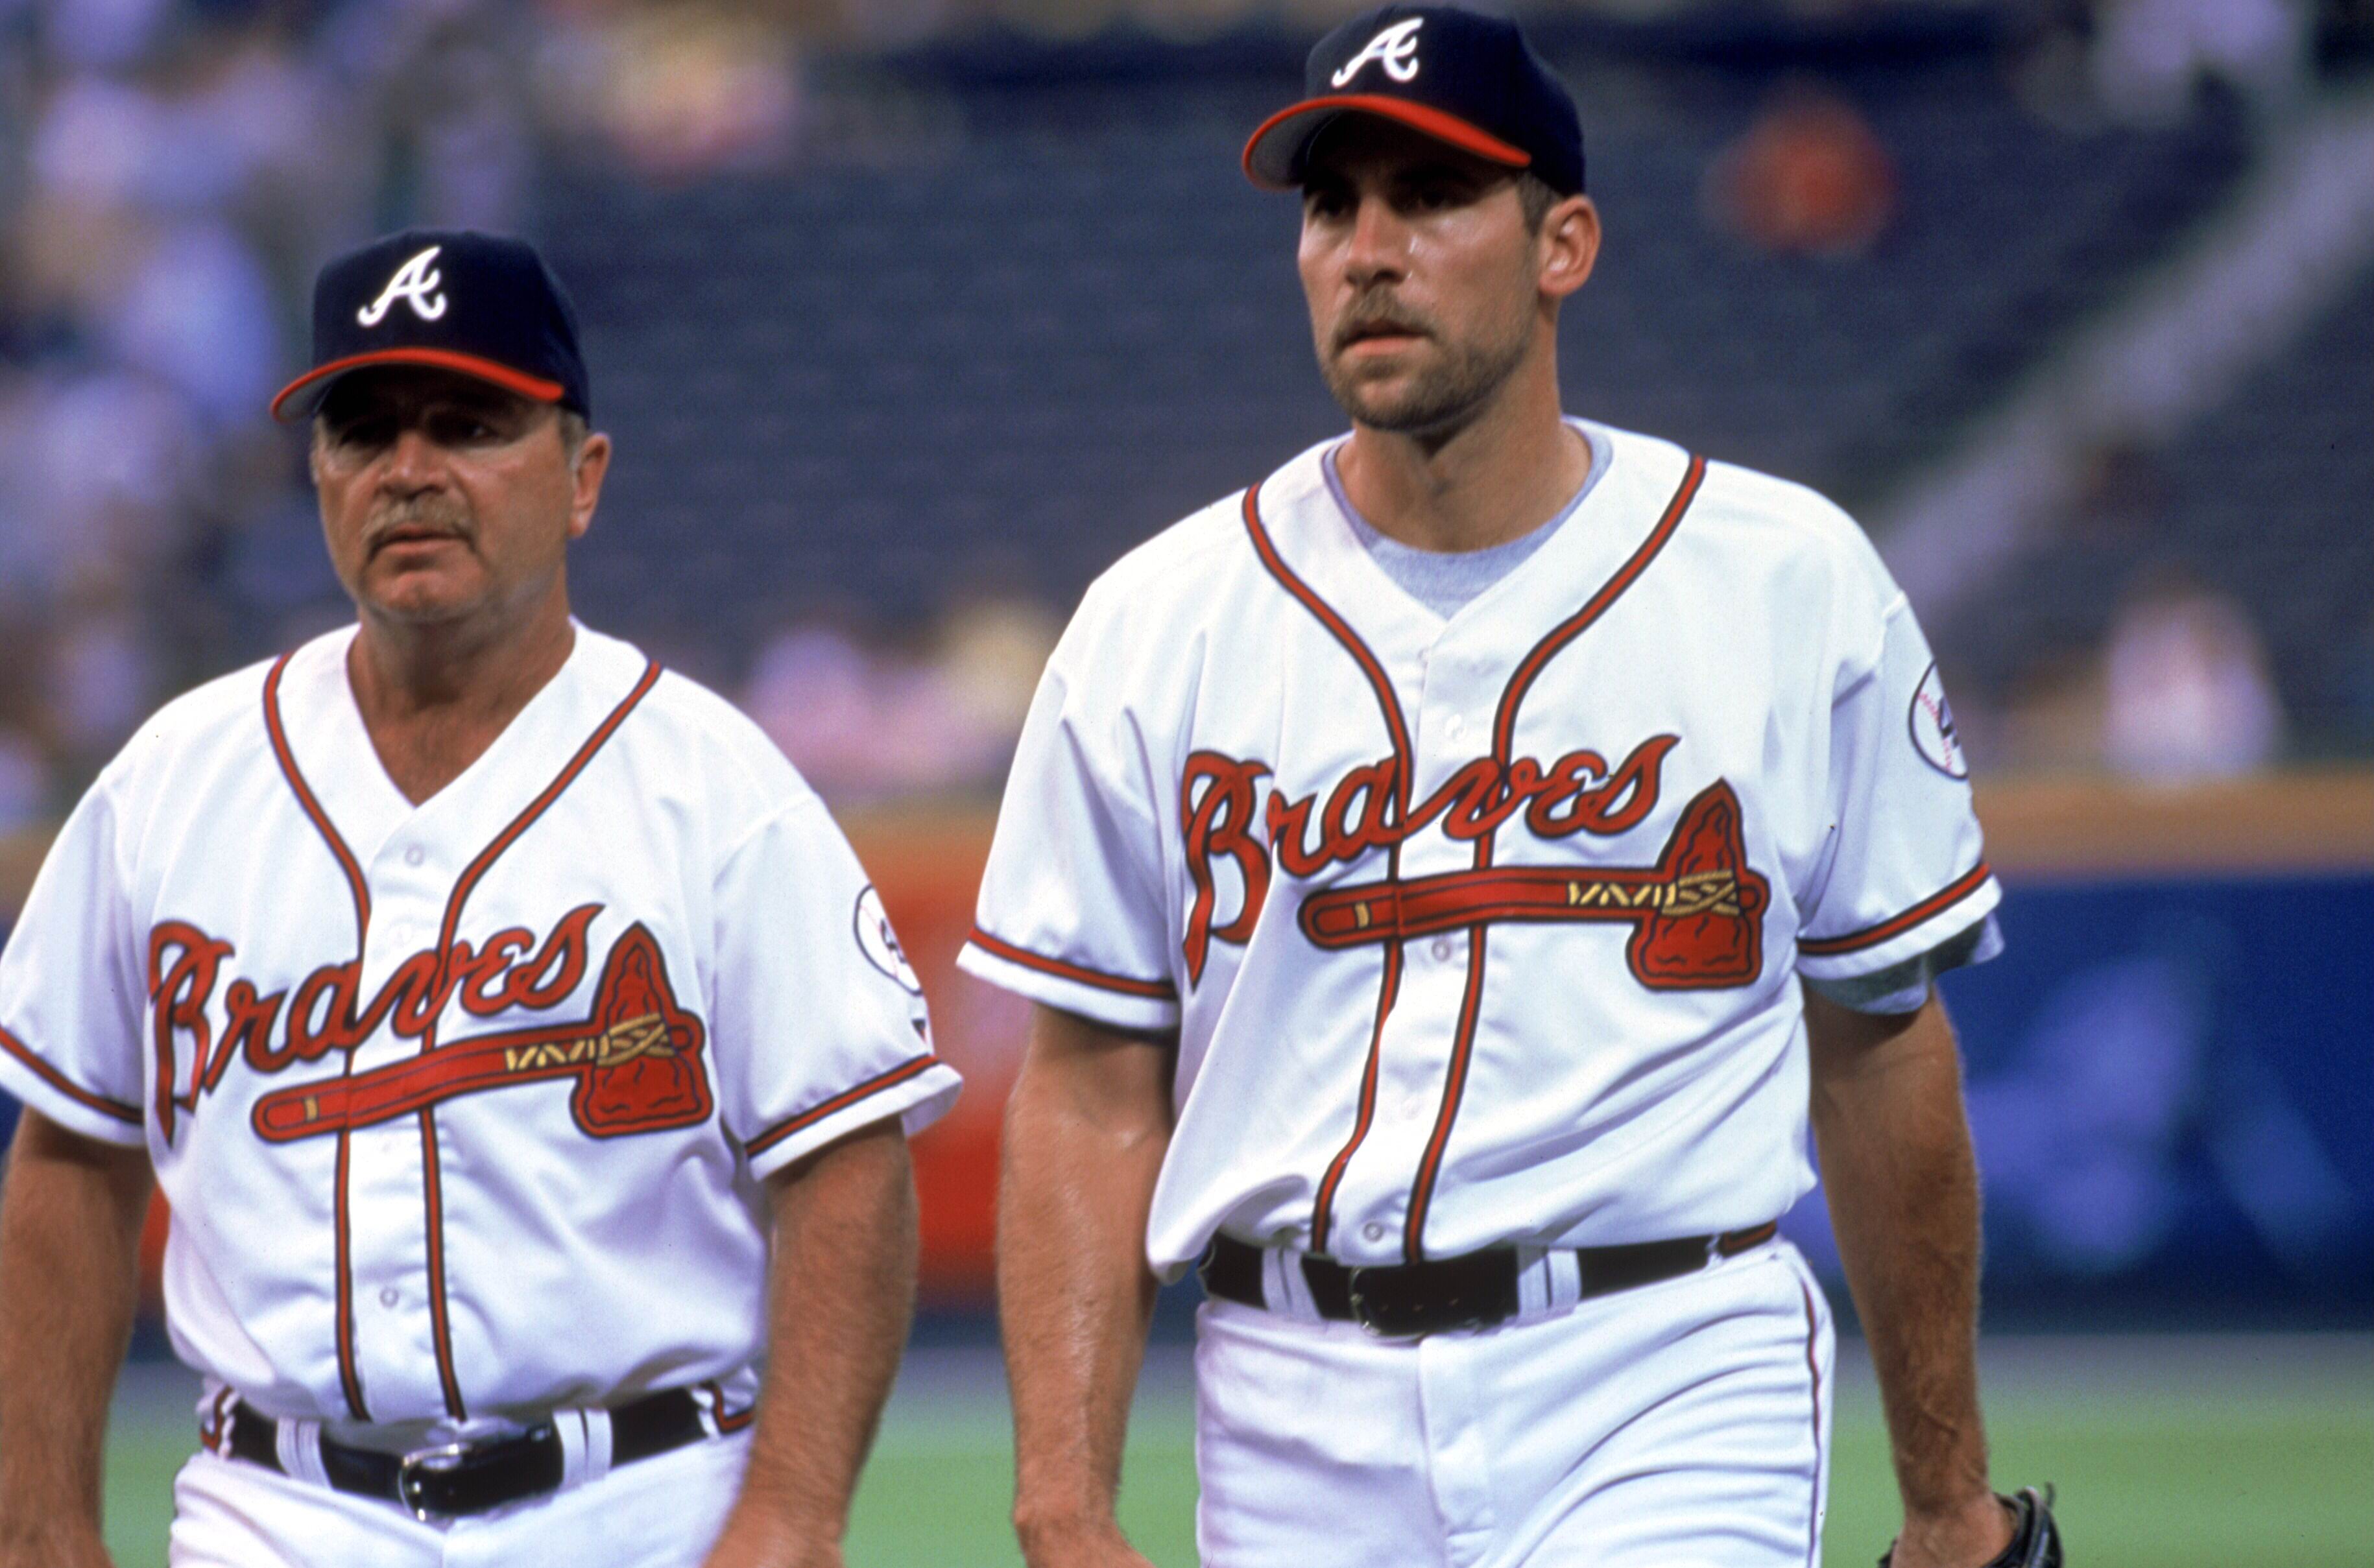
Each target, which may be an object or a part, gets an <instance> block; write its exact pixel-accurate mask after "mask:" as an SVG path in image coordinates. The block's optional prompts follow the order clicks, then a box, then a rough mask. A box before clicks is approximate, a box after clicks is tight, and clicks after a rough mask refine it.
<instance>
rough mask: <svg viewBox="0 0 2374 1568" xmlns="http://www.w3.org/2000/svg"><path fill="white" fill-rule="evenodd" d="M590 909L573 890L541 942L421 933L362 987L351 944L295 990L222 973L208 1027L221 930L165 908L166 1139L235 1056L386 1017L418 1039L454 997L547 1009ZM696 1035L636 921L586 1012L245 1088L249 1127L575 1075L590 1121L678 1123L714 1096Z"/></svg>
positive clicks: (605, 1131) (158, 961)
mask: <svg viewBox="0 0 2374 1568" xmlns="http://www.w3.org/2000/svg"><path fill="white" fill-rule="evenodd" d="M601 911H602V906H600V905H599V904H583V905H580V906H579V907H576V908H574V909H572V910H570V912H569V913H568V914H566V915H564V916H562V917H561V919H560V920H559V921H558V924H556V925H555V926H554V927H553V929H552V930H551V931H550V932H548V933H547V934H546V936H545V937H544V938H543V940H542V941H541V942H539V941H538V940H537V939H536V937H535V933H533V932H531V931H529V930H526V929H525V928H523V927H517V926H514V927H511V928H509V929H507V930H500V931H498V932H496V933H495V934H494V935H493V936H491V937H488V939H487V941H486V942H485V943H484V944H483V945H482V946H475V947H474V946H473V944H472V943H471V942H468V941H466V940H464V941H459V942H454V943H453V945H452V948H451V949H449V950H441V949H438V948H424V949H422V950H421V951H420V952H418V953H416V954H413V955H412V956H411V957H409V958H406V959H405V961H404V962H403V963H401V964H399V965H396V966H395V970H394V973H393V974H391V975H389V977H387V979H386V981H385V982H384V983H383V984H382V985H381V987H380V988H379V989H378V991H377V992H376V993H374V994H373V995H372V997H371V998H370V1000H369V1001H368V1002H364V1001H362V1000H360V996H359V990H360V984H359V977H360V970H361V965H359V963H358V962H357V961H354V960H348V961H347V962H345V963H337V964H324V965H322V966H321V967H319V968H317V969H315V970H314V971H313V972H312V973H311V974H310V975H308V976H306V977H305V978H304V979H303V980H302V981H300V982H299V984H298V985H297V986H296V987H295V988H294V989H292V990H278V991H273V992H270V993H268V994H267V993H263V992H259V991H258V989H256V987H255V985H254V984H253V982H252V981H249V980H246V979H243V978H241V979H233V980H231V981H230V982H229V986H228V988H226V989H223V993H222V1000H223V1012H222V1013H221V1017H222V1020H223V1025H222V1028H221V1029H220V1031H219V1032H217V1030H216V1028H215V1018H216V1016H217V1015H216V1013H215V1012H214V1000H215V993H216V990H217V986H218V984H219V982H220V981H221V978H222V974H223V966H224V964H225V961H226V960H228V959H229V958H230V957H231V956H232V955H233V948H232V945H231V944H230V943H229V942H223V941H220V940H218V939H217V938H214V937H210V936H208V935H207V934H206V932H204V931H203V930H199V929H198V928H197V927H195V926H193V925H190V924H188V923H187V922H184V921H180V920H167V921H164V922H161V923H160V924H159V925H158V926H157V927H156V929H155V930H153V931H152V932H151V933H150V936H149V942H148V985H149V999H150V1009H151V1027H152V1032H153V1034H154V1036H155V1038H156V1042H157V1115H158V1119H159V1126H160V1127H161V1129H162V1130H163V1132H164V1134H165V1137H166V1138H167V1139H168V1140H169V1141H170V1139H171V1138H172V1136H173V1124H174V1116H175V1113H176V1110H177V1109H179V1110H189V1111H194V1110H195V1109H196V1108H197V1105H198V1100H199V1097H200V1095H202V1094H210V1093H212V1092H213V1091H214V1089H215V1088H216V1087H217V1085H218V1084H219V1083H220V1082H222V1079H223V1074H224V1073H225V1072H226V1071H228V1070H229V1066H230V1063H231V1060H232V1059H233V1058H234V1057H240V1058H243V1059H245V1060H246V1062H247V1065H248V1067H249V1069H250V1070H251V1071H254V1072H257V1073H260V1074H273V1073H278V1072H280V1071H283V1070H285V1069H287V1068H288V1066H289V1065H290V1064H291V1063H294V1062H310V1061H316V1060H319V1059H321V1058H322V1057H323V1056H326V1055H327V1054H328V1053H329V1052H331V1051H333V1050H341V1051H352V1050H353V1049H355V1048H356V1047H358V1046H360V1045H361V1044H362V1043H363V1042H364V1041H365V1040H368V1039H370V1037H371V1036H373V1035H375V1034H377V1033H378V1032H379V1030H380V1029H381V1028H382V1026H385V1027H387V1028H389V1029H391V1030H392V1031H393V1032H394V1036H396V1037H397V1038H399V1039H414V1040H427V1039H429V1036H430V1033H431V1031H432V1029H433V1027H434V1025H435V1023H436V1020H437V1019H438V1017H439V1016H440V1015H441V1014H442V1013H443V1012H444V1011H445V1009H446V1006H447V1005H448V1003H450V1002H452V1001H454V1000H459V1001H460V1002H461V1004H462V1007H463V1010H464V1012H468V1013H469V1014H471V1015H472V1016H474V1017H478V1018H490V1017H494V1016H496V1015H498V1014H500V1013H504V1012H512V1011H514V1010H519V1011H523V1012H549V1011H551V1010H552V1009H553V1008H554V1007H556V1006H558V1004H559V1003H560V1002H561V1001H563V1000H566V999H567V998H568V997H569V996H570V994H571V993H573V992H574V991H575V990H576V989H577V987H578V985H579V983H580V982H581V981H582V980H583V979H584V977H585V970H586V965H587V962H588V957H589V954H588V951H587V942H586V930H587V928H588V927H589V926H590V925H592V923H593V918H594V917H595V916H596V915H598V914H600V913H601ZM705 1037H706V1031H705V1030H704V1029H703V1027H702V1025H701V1023H700V1020H699V1018H698V1017H696V1016H694V1015H693V1014H691V1013H689V1012H685V1011H684V1010H683V1009H682V1008H680V1007H679V1006H677V1004H676V993H675V990H674V989H673V988H672V987H671V986H670V985H669V983H668V977H667V966H666V964H665V962H664V960H663V958H662V957H661V954H660V951H659V944H658V943H657V942H654V941H653V940H652V935H651V933H650V932H649V931H648V930H645V929H644V928H643V927H642V926H641V925H636V926H634V927H632V928H630V929H629V930H628V931H627V932H626V933H625V934H624V935H622V936H621V937H619V939H618V941H617V943H616V944H615V945H614V946H613V947H612V948H611V950H610V955H609V958H608V960H607V962H606V963H605V965H603V971H602V978H601V982H600V984H599V986H598V987H597V988H596V989H595V996H594V1003H593V1014H592V1016H591V1017H589V1018H587V1019H585V1020H582V1021H570V1022H568V1023H562V1024H540V1025H537V1026H533V1027H528V1028H521V1029H507V1030H501V1031H498V1032H495V1033H490V1034H487V1035H482V1036H474V1037H473V1038H471V1039H468V1040H464V1041H459V1042H456V1043H454V1044H452V1045H451V1046H446V1047H441V1048H439V1049H435V1050H433V1051H430V1052H429V1053H428V1054H425V1055H422V1056H418V1057H415V1058H411V1059H405V1060H403V1061H399V1062H395V1063H392V1064H390V1065H388V1066H386V1067H382V1068H379V1069H376V1070H374V1071H370V1072H365V1073H359V1074H354V1075H351V1076H347V1077H341V1078H339V1079H336V1080H334V1081H332V1082H324V1083H315V1084H306V1085H301V1086H299V1087H297V1088H293V1089H288V1090H283V1091H279V1092H276V1093H275V1094H269V1095H266V1096H265V1097H264V1099H263V1100H261V1101H259V1102H258V1103H257V1106H256V1108H255V1116H254V1122H255V1129H256V1131H257V1132H258V1133H259V1134H261V1135H262V1136H263V1137H264V1138H265V1139H266V1140H268V1141H274V1142H283V1141H288V1140H289V1139H292V1138H304V1137H311V1136H312V1135H314V1134H316V1133H321V1132H331V1131H338V1130H343V1129H349V1128H353V1127H362V1126H369V1125H371V1124H373V1123H376V1122H380V1121H385V1120H388V1119H390V1118H392V1117H397V1116H405V1115H409V1114H411V1113H412V1112H414V1111H417V1110H418V1109H420V1108H421V1107H422V1106H428V1105H433V1104H435V1103H437V1102H438V1101H440V1100H444V1099H450V1098H452V1096H453V1095H455V1094H469V1093H473V1092H476V1091H478V1090H484V1089H493V1088H500V1087H503V1086H505V1085H507V1084H512V1083H523V1082H540V1081H542V1080H545V1079H549V1078H559V1077H572V1076H573V1077H575V1078H577V1079H578V1080H579V1082H578V1086H577V1090H576V1093H575V1094H574V1095H573V1096H572V1098H571V1102H570V1109H571V1113H572V1114H573V1115H574V1116H575V1117H576V1120H577V1123H578V1126H579V1127H580V1128H581V1129H582V1130H583V1131H585V1132H586V1133H587V1135H589V1136H591V1137H596V1138H602V1137H612V1136H616V1135H617V1134H619V1133H623V1132H645V1131H654V1130H658V1129H662V1128H668V1127H682V1126H688V1125H690V1124H692V1123H695V1122H698V1121H699V1120H701V1119H703V1118H704V1117H707V1116H708V1114H709V1110H710V1096H709V1086H708V1080H707V1077H706V1075H705V1074H704V1073H703V1072H702V1071H700V1068H699V1061H698V1058H699V1051H700V1049H701V1047H702V1044H703V1042H704V1039H705ZM181 1040H186V1041H187V1043H188V1048H189V1069H188V1072H189V1078H188V1083H187V1086H186V1088H185V1089H177V1086H176V1077H177V1068H176V1056H175V1046H176V1043H177V1041H181Z"/></svg>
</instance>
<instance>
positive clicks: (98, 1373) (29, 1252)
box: [0, 1111, 149, 1562]
mask: <svg viewBox="0 0 2374 1568" xmlns="http://www.w3.org/2000/svg"><path fill="white" fill-rule="evenodd" d="M148 1188H149V1171H148V1160H147V1152H146V1151H144V1150H137V1149H134V1150H123V1149H116V1148H112V1147H110V1146H108V1145H105V1144H100V1143H96V1142H92V1141H89V1140H88V1139H83V1138H78V1137H76V1136H75V1135H74V1134H72V1133H68V1132H65V1131H64V1130H63V1129H59V1128H58V1127H56V1126H55V1125H54V1124H53V1123H51V1122H49V1121H47V1120H45V1119H44V1118H42V1117H41V1116H40V1115H38V1114H37V1113H34V1112H31V1111H28V1112H26V1113H25V1115H24V1117H23V1120H22V1121H21V1122H20V1123H19V1125H18V1131H17V1140H16V1144H15V1147H14V1149H13V1150H12V1152H11V1153H10V1156H9V1161H8V1176H7V1180H6V1184H5V1186H4V1187H0V1556H5V1557H6V1558H7V1559H8V1561H10V1562H18V1561H22V1562H104V1561H105V1557H104V1554H103V1552H101V1551H100V1546H99V1541H100V1465H101V1456H102V1450H103V1446H104V1444H105V1440H106V1435H107V1405H108V1396H109V1393H110V1392H111V1390H112V1388H113V1387H114V1384H115V1375H116V1370H117V1368H118V1367H120V1366H121V1365H122V1364H123V1350H124V1345H125V1342H126V1341H127V1340H129V1339H130V1338H131V1333H132V1315H133V1310H134V1308H135V1305H137V1303H138V1299H139V1245H140V1225H141V1221H142V1220H143V1219H144V1218H145V1217H146V1215H147V1203H148Z"/></svg>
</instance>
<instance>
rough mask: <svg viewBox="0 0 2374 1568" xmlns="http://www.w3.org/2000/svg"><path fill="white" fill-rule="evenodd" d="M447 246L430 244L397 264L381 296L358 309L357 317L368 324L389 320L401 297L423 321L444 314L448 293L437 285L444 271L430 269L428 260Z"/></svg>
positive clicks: (374, 324) (432, 319)
mask: <svg viewBox="0 0 2374 1568" xmlns="http://www.w3.org/2000/svg"><path fill="white" fill-rule="evenodd" d="M444 248H445V247H444V246H442V245H431V246H429V249H427V250H426V251H423V252H420V254H418V255H417V256H415V257H413V258H412V259H411V260H410V261H408V262H406V263H404V264H403V265H402V266H400V267H398V268H396V269H395V275H394V277H392V278H389V279H388V280H387V287H385V288H382V289H381V290H380V291H379V298H376V299H374V300H372V301H371V302H370V304H368V305H366V306H364V307H363V308H362V309H361V310H358V311H356V312H355V320H357V321H358V322H361V323H362V324H363V325H365V326H367V327H375V326H377V325H379V324H380V322H382V321H384V320H386V318H387V313H388V312H389V311H390V310H394V309H395V302H396V301H397V300H399V299H401V300H403V301H404V302H405V304H407V305H409V306H411V307H412V313H413V314H414V315H416V316H417V317H419V318H420V319H421V320H422V321H424V322H433V321H435V320H436V319H437V318H438V317H440V316H441V315H443V314H444V313H445V296H443V295H442V294H440V293H438V292H437V286H438V285H439V284H441V283H443V282H444V281H445V275H444V274H443V273H441V272H435V271H432V270H430V268H429V263H431V262H433V261H435V260H436V259H437V252H440V251H441V250H443V249H444Z"/></svg>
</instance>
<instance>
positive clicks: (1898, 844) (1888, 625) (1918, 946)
mask: <svg viewBox="0 0 2374 1568" xmlns="http://www.w3.org/2000/svg"><path fill="white" fill-rule="evenodd" d="M1890 586H1891V588H1892V585H1890ZM1880 621H1881V626H1880V629H1879V636H1878V648H1877V654H1876V657H1875V658H1873V657H1870V656H1868V655H1866V656H1865V657H1864V658H1863V660H1861V661H1858V662H1857V663H1855V664H1852V665H1850V666H1848V667H1845V668H1842V669H1841V670H1840V672H1839V684H1838V685H1837V686H1836V688H1834V695H1833V699H1832V708H1831V716H1830V756H1829V766H1830V778H1829V780H1828V793H1827V799H1828V810H1829V829H1830V831H1829V835H1828V846H1827V848H1826V851H1825V854H1824V856H1823V858H1822V861H1821V864H1820V867H1819V870H1818V872H1817V879H1816V882H1815V883H1814V884H1813V885H1812V886H1809V887H1807V888H1804V889H1801V890H1799V892H1800V896H1799V900H1798V902H1799V907H1800V908H1801V909H1803V910H1804V919H1803V923H1802V925H1801V927H1800V929H1799V933H1798V938H1797V968H1798V971H1799V972H1800V973H1801V974H1803V975H1804V976H1805V977H1807V978H1808V979H1809V980H1814V981H1839V980H1849V979H1853V978H1856V977H1863V976H1870V975H1875V974H1878V973H1879V972H1881V971H1883V970H1888V969H1891V968H1893V967H1895V966H1897V965H1902V964H1904V963H1905V962H1906V961H1907V960H1910V959H1915V958H1919V957H1920V956H1922V954H1930V953H1932V952H1933V951H1935V950H1937V949H1939V948H1941V947H1942V946H1943V945H1944V944H1945V942H1948V940H1949V939H1952V938H1955V937H1957V936H1959V935H1961V934H1962V933H1964V932H1967V931H1969V930H1971V929H1972V928H1974V927H1976V926H1978V925H1980V922H1981V921H1983V920H1984V919H1986V917H1987V916H1988V914H1989V913H1991V912H1992V910H1993V909H1994V907H1995V906H1996V905H1997V904H1998V903H1999V902H2001V900H2002V897H2003V893H2002V889H2001V888H2000V887H1999V886H1998V885H1997V884H1996V883H1995V880H1994V877H1993V875H1992V872H1990V871H1989V870H1988V869H1987V863H1986V858H1985V854H1984V847H1983V845H1982V843H1981V842H1980V832H1979V820H1978V815H1977V813H1976V812H1975V811H1974V810H1973V809H1972V806H1971V800H1970V784H1969V767H1968V766H1967V765H1966V764H1965V762H1964V760H1963V755H1962V749H1961V745H1960V743H1959V740H1958V739H1957V736H1956V734H1955V731H1954V716H1953V709H1952V708H1950V707H1948V706H1947V704H1946V701H1945V688H1944V686H1943V685H1941V684H1940V682H1939V680H1938V676H1937V666H1936V662H1935V661H1934V660H1933V659H1932V658H1931V657H1930V653H1929V644H1928V641H1927V639H1926V638H1923V637H1922V635H1921V627H1920V625H1919V624H1918V623H1917V622H1916V621H1915V620H1914V618H1913V615H1912V610H1911V607H1910V605H1909V604H1907V603H1905V601H1904V598H1903V596H1902V595H1901V594H1900V593H1895V594H1892V596H1891V598H1890V601H1889V603H1888V604H1887V607H1886V610H1885V611H1884V612H1883V613H1882V614H1881V616H1880ZM1978 954H1983V955H1985V956H1992V952H1991V951H1990V950H1988V949H1985V948H1974V949H1973V955H1974V956H1975V955H1978Z"/></svg>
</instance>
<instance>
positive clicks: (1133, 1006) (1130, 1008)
mask: <svg viewBox="0 0 2374 1568" xmlns="http://www.w3.org/2000/svg"><path fill="white" fill-rule="evenodd" d="M957 965H958V967H959V968H961V969H963V970H964V971H965V972H966V973H968V974H970V975H972V976H974V977H976V978H979V979H983V980H987V981H988V982H989V983H990V984H992V985H993V986H998V987H1002V988H1003V989H1006V990H1010V991H1013V992H1015V993H1016V994H1017V995H1020V996H1025V997H1028V998H1029V999H1030V1000H1033V1001H1038V1002H1044V1003H1045V1004H1046V1005H1047V1006H1049V1007H1053V1008H1060V1009H1062V1010H1063V1011H1064V1012H1075V1013H1078V1014H1079V1015H1080V1016H1081V1017H1083V1018H1087V1019H1090V1020H1093V1021H1094V1022H1096V1023H1099V1024H1109V1025H1111V1027H1114V1028H1117V1029H1169V1028H1171V1027H1174V1026H1175V1025H1176V1024H1178V1022H1179V989H1178V987H1176V986H1174V985H1172V984H1171V983H1170V982H1169V980H1147V979H1139V978H1136V977H1133V976H1128V975H1114V974H1110V973H1107V972H1106V971H1104V970H1102V969H1098V968H1094V967H1092V966H1090V965H1086V964H1079V963H1075V962H1074V961H1072V960H1070V959H1065V958H1055V957H1051V956H1049V955H1047V954H1040V953H1033V952H1031V951H1030V950H1029V949H1028V948H1026V947H1020V946H1017V945H1016V944H1015V943H1013V942H1007V941H1005V940H1004V939H1003V938H1000V937H996V936H993V935H991V934H990V933H989V932H988V931H985V930H982V929H981V927H979V926H975V927H974V928H973V930H972V939H971V940H970V942H966V943H965V947H964V951H963V952H962V953H961V954H958V956H957Z"/></svg>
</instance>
